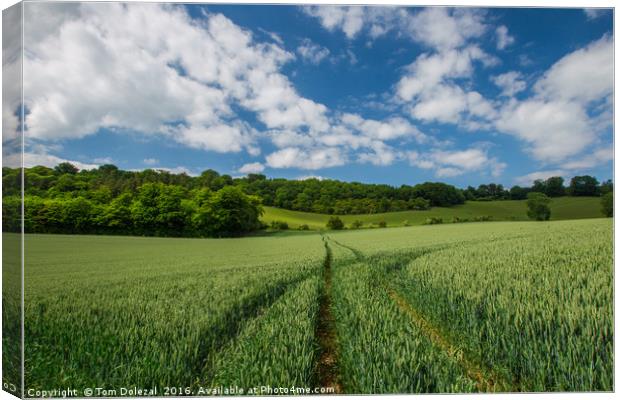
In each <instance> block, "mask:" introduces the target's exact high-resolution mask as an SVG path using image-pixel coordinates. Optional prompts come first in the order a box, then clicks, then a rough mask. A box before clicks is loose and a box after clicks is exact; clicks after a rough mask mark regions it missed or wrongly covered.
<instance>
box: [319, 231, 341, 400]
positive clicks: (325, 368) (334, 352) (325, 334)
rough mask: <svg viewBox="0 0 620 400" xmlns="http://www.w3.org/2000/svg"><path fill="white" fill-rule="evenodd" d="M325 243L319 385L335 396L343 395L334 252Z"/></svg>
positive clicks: (320, 318) (320, 319)
mask: <svg viewBox="0 0 620 400" xmlns="http://www.w3.org/2000/svg"><path fill="white" fill-rule="evenodd" d="M323 241H324V242H325V261H324V264H323V280H324V282H323V283H324V286H323V293H322V294H321V299H320V305H319V320H318V323H317V327H316V337H317V339H318V342H319V346H320V352H319V360H318V363H317V380H318V385H319V386H321V387H324V388H328V387H329V388H333V389H334V392H335V393H334V394H339V393H342V387H341V385H340V382H339V377H338V341H337V336H336V327H335V321H334V315H333V313H332V310H331V307H332V296H331V291H332V270H331V269H332V251H331V248H330V247H329V244H328V242H327V239H326V238H325V237H323Z"/></svg>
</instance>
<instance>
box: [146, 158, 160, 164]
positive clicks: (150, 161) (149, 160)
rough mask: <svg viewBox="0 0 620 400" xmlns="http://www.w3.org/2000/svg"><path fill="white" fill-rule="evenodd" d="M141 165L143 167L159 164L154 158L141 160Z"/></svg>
mask: <svg viewBox="0 0 620 400" xmlns="http://www.w3.org/2000/svg"><path fill="white" fill-rule="evenodd" d="M142 163H143V164H145V165H156V164H159V160H158V159H156V158H145V159H144V160H142Z"/></svg>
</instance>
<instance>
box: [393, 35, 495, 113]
mask: <svg viewBox="0 0 620 400" xmlns="http://www.w3.org/2000/svg"><path fill="white" fill-rule="evenodd" d="M474 62H479V63H481V64H482V65H483V66H492V65H495V64H496V63H497V62H498V61H497V59H496V58H495V57H493V56H491V55H489V54H487V53H486V52H484V51H483V50H482V49H480V48H479V47H478V46H476V45H468V46H467V47H465V48H463V49H452V50H444V51H441V52H438V53H432V54H429V53H423V54H421V55H420V56H418V57H417V58H416V60H415V61H414V62H413V63H412V64H410V65H409V66H408V67H407V72H406V74H405V75H404V76H403V77H402V78H401V79H400V80H399V82H398V83H397V84H396V97H397V100H398V101H401V102H403V103H405V104H407V108H408V109H409V111H410V113H411V116H412V117H414V118H416V119H420V120H423V121H429V122H430V121H438V122H443V123H458V122H459V121H461V120H463V119H465V118H466V117H467V116H473V117H478V118H483V119H489V118H491V115H486V114H485V113H483V112H481V111H483V109H482V108H481V106H483V107H484V108H485V109H486V111H489V110H491V109H492V107H491V108H489V107H487V105H488V104H489V102H488V101H487V100H486V99H484V98H482V95H480V93H477V92H473V91H467V90H464V89H463V88H461V86H460V85H459V84H457V80H458V79H464V78H470V77H471V76H472V74H473V72H474Z"/></svg>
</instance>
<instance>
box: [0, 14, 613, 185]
mask: <svg viewBox="0 0 620 400" xmlns="http://www.w3.org/2000/svg"><path fill="white" fill-rule="evenodd" d="M24 21H25V62H24V105H25V108H26V110H27V115H26V119H25V127H26V144H27V154H26V155H25V162H26V164H46V165H53V164H56V163H57V162H59V161H61V160H70V161H73V162H75V163H76V164H78V165H79V166H81V167H90V166H95V165H98V164H103V163H113V164H116V165H118V166H119V167H121V168H123V169H144V168H166V169H170V170H174V171H187V172H188V173H190V174H196V173H200V172H201V171H202V170H204V169H207V168H213V169H216V170H218V171H220V172H222V173H228V174H231V175H233V176H239V175H244V174H246V173H250V172H254V173H256V172H260V173H264V174H266V175H268V176H271V177H287V178H298V177H304V176H321V177H325V178H335V179H341V180H357V181H363V182H382V183H389V184H394V185H400V184H413V183H417V182H421V181H426V180H439V181H444V182H449V183H453V184H456V185H458V186H467V185H469V184H471V185H477V184H480V183H483V182H491V181H493V182H499V183H503V184H504V185H508V186H511V185H514V184H528V183H530V182H531V181H532V180H533V179H536V178H545V177H547V176H550V175H561V176H565V177H571V176H573V175H576V174H585V173H588V174H593V175H595V176H597V177H598V178H599V179H607V178H611V176H612V158H613V146H612V141H613V136H612V128H613V126H612V124H613V120H612V111H613V36H612V22H613V21H612V13H611V11H609V10H607V11H606V10H593V9H590V10H583V9H525V8H521V9H508V8H501V9H471V8H457V9H453V8H393V7H359V6H358V7H328V6H321V7H317V6H304V7H295V6H233V5H219V6H215V5H213V6H202V5H188V6H183V5H169V6H165V5H156V4H140V3H134V4H129V5H119V4H115V3H84V4H41V3H25V17H24ZM7 67H10V66H8V65H5V68H7ZM14 107H18V105H16V104H15V103H12V102H8V104H5V107H4V108H5V109H4V110H3V119H4V124H5V127H17V126H18V123H17V121H16V120H15V117H14V116H15V109H13V108H14ZM6 132H7V130H6V128H5V138H6V137H7V135H8V134H7V133H6Z"/></svg>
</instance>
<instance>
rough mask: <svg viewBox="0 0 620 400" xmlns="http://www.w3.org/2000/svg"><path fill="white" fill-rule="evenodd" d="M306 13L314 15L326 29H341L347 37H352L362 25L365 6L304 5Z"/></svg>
mask: <svg viewBox="0 0 620 400" xmlns="http://www.w3.org/2000/svg"><path fill="white" fill-rule="evenodd" d="M303 10H304V12H305V13H306V14H308V15H310V16H313V17H316V18H318V19H319V21H320V22H321V25H323V27H324V28H325V29H327V30H330V31H333V30H336V29H338V30H341V31H342V32H343V33H344V34H345V35H346V36H347V37H348V38H349V39H351V38H354V37H355V36H356V35H357V34H358V33H359V32H360V31H361V30H362V27H363V25H364V20H365V18H366V17H365V15H364V14H365V13H366V7H360V6H354V7H342V6H306V7H303Z"/></svg>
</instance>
